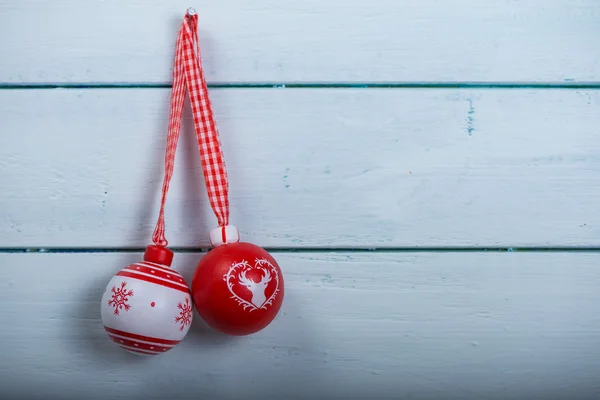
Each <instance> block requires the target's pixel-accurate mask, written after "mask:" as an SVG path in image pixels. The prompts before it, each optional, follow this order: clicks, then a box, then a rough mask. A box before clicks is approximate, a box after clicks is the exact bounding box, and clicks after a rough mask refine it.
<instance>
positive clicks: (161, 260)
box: [144, 244, 173, 267]
mask: <svg viewBox="0 0 600 400" xmlns="http://www.w3.org/2000/svg"><path fill="white" fill-rule="evenodd" d="M144 261H148V262H152V263H156V264H161V265H164V266H166V267H170V266H171V263H172V262H173V252H172V251H171V250H169V249H168V248H166V247H164V246H157V245H154V244H151V245H150V246H148V247H146V251H145V252H144Z"/></svg>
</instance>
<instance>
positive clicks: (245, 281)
mask: <svg viewBox="0 0 600 400" xmlns="http://www.w3.org/2000/svg"><path fill="white" fill-rule="evenodd" d="M259 269H260V270H262V271H263V276H262V278H261V280H260V282H254V280H252V279H250V278H247V277H246V271H243V272H242V273H241V274H239V275H238V280H239V282H240V284H241V285H243V286H246V287H247V288H248V290H250V292H252V300H251V302H252V304H254V305H255V306H256V307H257V308H258V307H260V306H262V305H263V304H264V302H265V301H267V297H266V296H265V290H266V289H267V285H268V284H269V282H271V274H270V273H269V271H267V270H266V269H265V268H259Z"/></svg>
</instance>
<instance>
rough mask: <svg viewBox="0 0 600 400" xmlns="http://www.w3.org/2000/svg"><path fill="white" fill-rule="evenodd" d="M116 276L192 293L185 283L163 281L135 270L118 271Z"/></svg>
mask: <svg viewBox="0 0 600 400" xmlns="http://www.w3.org/2000/svg"><path fill="white" fill-rule="evenodd" d="M116 276H126V277H127V278H133V279H138V280H140V281H144V282H150V283H154V284H157V285H160V286H164V287H168V288H171V289H176V290H179V291H180V292H183V293H188V294H189V293H190V289H189V288H188V287H187V286H185V285H183V284H179V283H174V282H171V281H163V280H160V279H157V278H154V277H152V276H146V275H142V274H139V273H136V271H135V270H133V271H128V270H121V271H119V272H118V273H117V275H116Z"/></svg>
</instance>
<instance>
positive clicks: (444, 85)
mask: <svg viewBox="0 0 600 400" xmlns="http://www.w3.org/2000/svg"><path fill="white" fill-rule="evenodd" d="M171 87H172V85H171V83H144V82H138V83H135V82H134V83H127V82H123V83H119V82H115V83H0V90H1V89H6V90H11V89H13V90H14V89H21V90H26V89H38V90H39V89H165V88H171ZM208 87H209V88H211V89H265V88H271V89H600V82H562V83H554V82H508V83H504V82H497V83H494V82H387V83H385V82H384V83H379V82H353V83H345V82H326V83H319V82H314V83H310V82H308V83H294V82H262V83H261V82H257V83H213V84H208Z"/></svg>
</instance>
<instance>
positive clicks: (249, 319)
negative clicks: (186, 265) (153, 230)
mask: <svg viewBox="0 0 600 400" xmlns="http://www.w3.org/2000/svg"><path fill="white" fill-rule="evenodd" d="M197 24H198V16H197V15H196V13H195V12H194V11H193V10H192V9H190V10H188V12H187V14H186V16H185V18H184V21H183V26H182V32H183V39H182V40H181V42H180V43H179V44H178V45H181V49H182V50H181V52H182V53H183V55H184V56H183V63H184V66H183V68H182V69H181V70H182V71H183V74H184V75H185V81H186V83H187V88H188V90H189V96H190V103H191V106H192V113H193V115H194V126H195V130H196V136H197V141H198V148H199V151H200V157H201V160H202V169H203V172H204V180H205V184H206V188H207V192H208V198H209V202H210V205H211V208H212V209H213V211H214V213H215V216H216V217H217V222H218V225H219V227H218V228H216V229H214V230H213V231H211V232H210V234H209V237H210V243H211V245H212V247H213V249H211V250H210V251H209V252H208V253H207V254H206V255H205V256H204V257H203V258H202V259H201V260H200V262H199V263H198V265H197V267H196V270H195V273H194V276H193V279H192V296H193V299H194V305H195V307H196V310H197V311H198V313H199V315H200V316H201V317H202V319H203V320H204V321H205V322H206V323H207V324H208V325H209V326H211V327H212V328H214V329H216V330H218V331H221V332H223V333H226V334H230V335H248V334H252V333H255V332H258V331H260V330H261V329H263V328H265V327H266V326H267V325H269V324H270V323H271V322H272V321H273V319H274V318H275V316H276V315H277V313H278V312H279V309H280V308H281V304H282V302H283V296H284V281H283V274H282V272H281V269H280V267H279V265H278V264H277V262H276V261H275V259H274V258H273V257H272V256H271V255H270V254H269V253H268V252H266V251H265V250H264V249H262V248H260V247H258V246H256V245H254V244H251V243H244V242H240V237H239V231H238V229H237V228H236V227H235V226H233V225H230V224H229V182H228V178H227V171H226V168H225V161H224V158H223V153H222V150H221V142H220V139H219V134H218V131H217V126H216V122H215V119H214V117H213V112H212V106H211V102H210V99H209V96H208V88H207V85H206V81H205V79H204V74H203V71H202V65H201V57H200V50H199V44H198V26H197Z"/></svg>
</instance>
